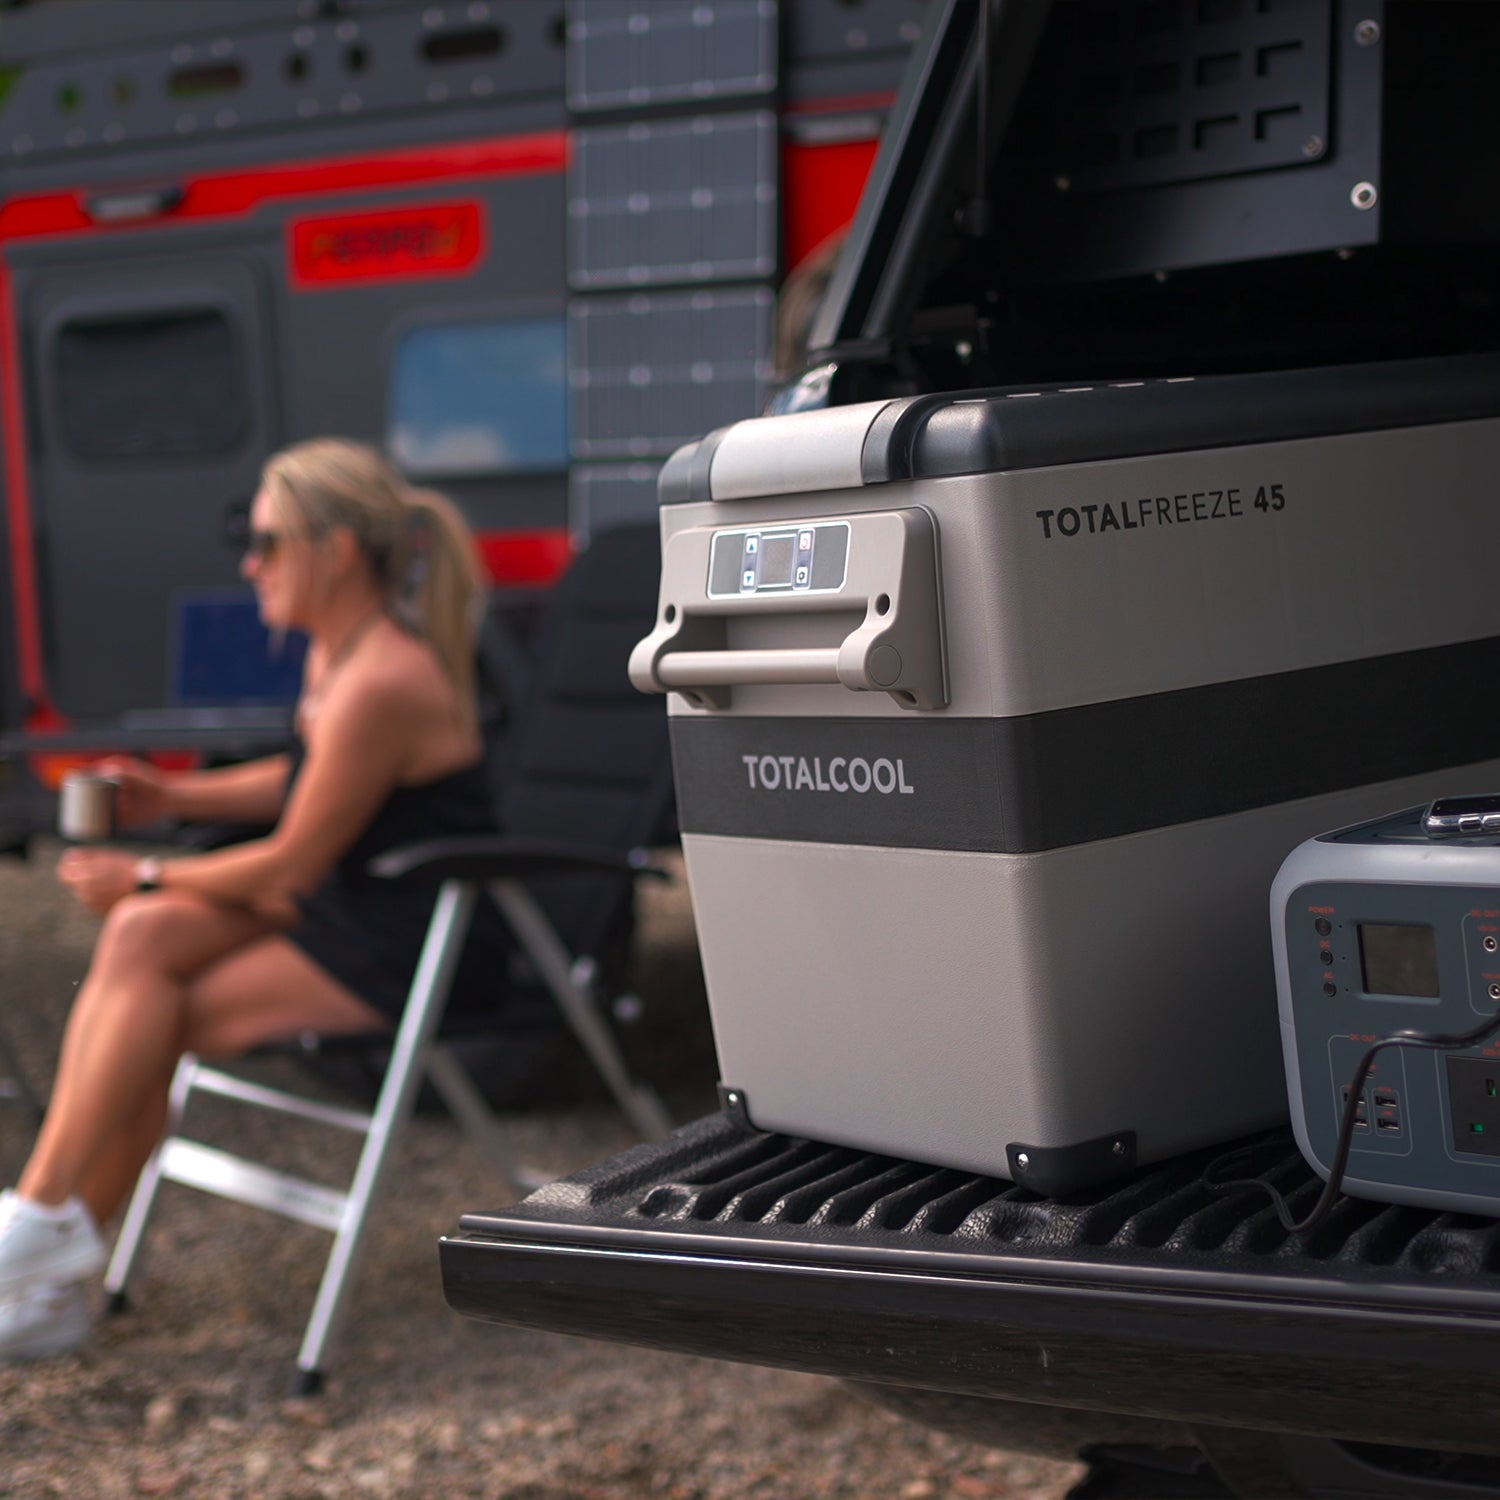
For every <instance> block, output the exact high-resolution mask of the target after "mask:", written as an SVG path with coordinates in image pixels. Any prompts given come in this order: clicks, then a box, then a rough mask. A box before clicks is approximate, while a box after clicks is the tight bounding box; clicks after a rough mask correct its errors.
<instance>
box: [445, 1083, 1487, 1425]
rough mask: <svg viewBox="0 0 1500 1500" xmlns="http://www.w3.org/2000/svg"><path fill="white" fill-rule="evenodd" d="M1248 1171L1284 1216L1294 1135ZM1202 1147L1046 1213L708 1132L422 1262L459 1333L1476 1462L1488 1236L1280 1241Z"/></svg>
mask: <svg viewBox="0 0 1500 1500" xmlns="http://www.w3.org/2000/svg"><path fill="white" fill-rule="evenodd" d="M1255 1146H1256V1150H1255V1153H1254V1155H1253V1157H1252V1159H1251V1160H1252V1166H1253V1168H1254V1170H1255V1171H1256V1173H1257V1175H1258V1176H1259V1177H1260V1178H1261V1179H1262V1180H1264V1181H1266V1182H1269V1183H1271V1184H1273V1185H1274V1186H1276V1187H1277V1188H1279V1189H1280V1190H1281V1191H1282V1192H1283V1193H1285V1194H1286V1195H1287V1197H1288V1199H1289V1201H1290V1204H1291V1208H1292V1211H1293V1212H1294V1213H1296V1214H1299V1215H1300V1214H1302V1213H1305V1212H1306V1210H1307V1208H1308V1207H1309V1206H1310V1205H1311V1203H1312V1201H1313V1199H1314V1198H1315V1197H1316V1195H1317V1193H1318V1191H1319V1190H1320V1188H1321V1183H1320V1182H1319V1181H1318V1180H1317V1179H1316V1178H1315V1177H1314V1176H1313V1174H1312V1173H1311V1172H1310V1171H1309V1170H1308V1169H1307V1167H1306V1166H1305V1165H1304V1164H1303V1162H1302V1159H1301V1157H1300V1156H1299V1155H1298V1154H1297V1151H1296V1149H1295V1147H1294V1145H1293V1144H1292V1142H1291V1140H1290V1137H1288V1136H1283V1135H1279V1134H1278V1135H1272V1136H1268V1137H1263V1138H1260V1139H1259V1140H1258V1141H1257V1142H1256V1143H1255ZM1218 1154H1219V1153H1218V1152H1217V1151H1212V1152H1206V1153H1201V1154H1198V1155H1193V1156H1186V1157H1180V1158H1178V1159H1176V1160H1174V1161H1171V1162H1168V1163H1165V1164H1162V1165H1158V1166H1156V1167H1153V1168H1148V1169H1146V1170H1143V1171H1141V1172H1139V1173H1138V1174H1136V1175H1135V1176H1134V1177H1132V1178H1130V1179H1128V1180H1126V1181H1125V1182H1124V1183H1123V1184H1121V1183H1115V1184H1112V1185H1110V1186H1108V1187H1100V1188H1097V1189H1094V1190H1091V1191H1088V1192H1083V1193H1078V1194H1075V1195H1072V1196H1069V1197H1066V1198H1045V1197H1040V1196H1038V1195H1037V1194H1035V1193H1032V1192H1030V1191H1028V1190H1026V1189H1023V1188H1019V1187H1016V1186H1015V1185H1013V1184H1012V1183H1009V1182H1005V1181H1001V1180H997V1179H993V1178H985V1177H977V1176H972V1175H969V1174H967V1173H963V1172H957V1171H952V1170H945V1169H939V1168H933V1167H925V1166H920V1165H917V1164H914V1163H910V1162H903V1161H897V1160H893V1159H891V1158H889V1157H881V1156H874V1155H871V1154H868V1153H865V1152H860V1151H854V1150H848V1149H843V1148H839V1147H833V1146H827V1145H822V1144H818V1143H816V1142H812V1141H806V1140H799V1139H795V1138H792V1137H788V1136H784V1135H771V1134H766V1133H763V1132H759V1131H756V1130H753V1129H750V1128H748V1127H747V1126H745V1125H744V1124H743V1123H741V1122H740V1121H738V1120H737V1119H736V1118H734V1117H733V1116H732V1115H731V1114H729V1113H724V1114H718V1115H712V1116H709V1117H707V1118H705V1119H702V1120H699V1121H697V1122H695V1123H694V1124H692V1125H689V1126H686V1127H684V1128H683V1129H682V1130H679V1131H678V1132H677V1133H676V1134H675V1135H674V1136H672V1137H671V1138H670V1139H669V1140H667V1141H666V1142H664V1143H662V1144H660V1145H649V1146H640V1147H636V1148H634V1149H633V1150H630V1151H627V1152H624V1153H622V1154H621V1155H619V1156H616V1157H613V1158H611V1159H610V1160H609V1161H607V1162H604V1163H602V1164H601V1165H599V1166H597V1167H593V1168H590V1169H589V1170H587V1171H584V1172H581V1173H578V1174H575V1175H574V1176H571V1177H567V1178H564V1179H562V1180H560V1181H558V1182H555V1183H551V1184H549V1185H548V1186H546V1187H544V1188H542V1189H540V1190H539V1191H537V1192H536V1193H533V1194H532V1195H531V1196H530V1197H528V1198H526V1199H525V1200H524V1201H522V1202H520V1203H518V1204H515V1205H513V1206H510V1207H508V1208H504V1209H500V1210H496V1211H495V1212H492V1213H473V1214H467V1215H465V1216H464V1217H463V1219H462V1221H461V1226H460V1231H459V1233H458V1234H457V1235H455V1236H452V1237H449V1238H445V1239H444V1240H443V1242H442V1246H441V1258H442V1271H443V1281H444V1288H445V1292H446V1295H447V1298H448V1301H449V1302H450V1304H451V1305H452V1306H453V1307H454V1308H456V1309H457V1310H458V1311H459V1312H462V1313H466V1314H468V1315H470V1316H473V1317H478V1318H484V1319H488V1320H491V1321H495V1322H501V1323H511V1324H517V1325H521V1326H526V1327H532V1328H541V1329H547V1330H551V1331H555V1332H561V1333H570V1334H579V1335H584V1336H587V1337H591V1338H605V1339H615V1340H620V1341H624V1342H628V1343H637V1344H645V1345H651V1346H654V1347H657V1348H663V1349H671V1350H677V1351H681V1352H686V1353H692V1354H696V1355H703V1356H708V1357H712V1358H720V1359H731V1360H744V1361H749V1362H753V1363H760V1364H767V1365H778V1366H783V1367H786V1368H790V1369H797V1370H804V1371H811V1372H816V1373H820V1374H826V1375H833V1376H838V1377H842V1378H846V1379H853V1380H859V1381H873V1382H877V1383H882V1382H883V1383H889V1384H892V1385H901V1386H922V1387H928V1388H931V1389H936V1390H944V1391H955V1392H963V1393H968V1394H974V1395H982V1396H989V1397H1003V1398H1010V1399H1016V1400H1022V1401H1027V1402H1033V1403H1042V1404H1046V1405H1056V1406H1064V1407H1075V1408H1084V1409H1094V1410H1100V1411H1113V1412H1123V1413H1129V1414H1134V1415H1140V1416H1148V1417H1165V1418H1173V1419H1179V1420H1187V1421H1190V1422H1194V1423H1203V1424H1213V1425H1225V1426H1232V1427H1256V1428H1265V1429H1271V1430H1276V1431H1287V1432H1307V1433H1318V1434H1322V1435H1328V1436H1336V1437H1343V1438H1347V1439H1356V1440H1364V1441H1377V1442H1382V1443H1409V1444H1422V1445H1427V1446H1432V1447H1445V1448H1453V1449H1467V1450H1470V1451H1489V1450H1492V1449H1493V1448H1494V1447H1495V1446H1497V1444H1500V1439H1496V1438H1495V1437H1494V1435H1493V1434H1492V1433H1488V1432H1487V1431H1486V1430H1485V1429H1486V1427H1487V1426H1488V1424H1487V1423H1484V1422H1476V1420H1475V1416H1476V1413H1481V1412H1486V1411H1488V1412H1493V1411H1495V1410H1497V1409H1500V1361H1497V1359H1496V1358H1495V1350H1496V1348H1497V1343H1496V1339H1497V1335H1500V1274H1497V1268H1500V1224H1497V1223H1496V1222H1495V1221H1493V1220H1489V1219H1480V1218H1473V1217H1467V1216H1461V1215H1455V1214H1439V1213H1433V1212H1429V1211H1426V1210H1417V1209H1411V1208H1403V1207H1392V1206H1388V1205H1382V1204H1377V1203H1369V1202H1362V1201H1359V1200H1355V1199H1347V1198H1346V1199H1341V1200H1340V1201H1339V1202H1338V1203H1337V1204H1336V1205H1335V1207H1334V1210H1333V1212H1332V1213H1331V1215H1330V1216H1329V1217H1328V1218H1327V1219H1326V1220H1325V1221H1324V1222H1323V1224H1322V1225H1321V1226H1319V1227H1318V1228H1317V1229H1315V1230H1313V1231H1311V1232H1309V1233H1307V1234H1304V1235H1288V1234H1287V1233H1286V1232H1285V1231H1284V1230H1283V1229H1282V1228H1281V1226H1280V1224H1279V1223H1278V1221H1277V1219H1276V1216H1275V1213H1274V1212H1273V1210H1272V1208H1271V1206H1270V1202H1269V1199H1268V1198H1266V1197H1265V1195H1264V1194H1262V1193H1259V1192H1255V1191H1252V1190H1249V1189H1243V1188H1241V1189H1237V1190H1235V1191H1232V1192H1229V1193H1227V1194H1215V1193H1213V1192H1211V1191H1209V1190H1208V1189H1207V1188H1206V1187H1205V1186H1204V1185H1203V1183H1202V1180H1201V1178H1202V1173H1203V1169H1204V1167H1205V1166H1206V1165H1207V1164H1208V1163H1209V1162H1210V1161H1211V1160H1213V1159H1214V1157H1215V1156H1217V1155H1218Z"/></svg>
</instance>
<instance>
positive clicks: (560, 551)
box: [476, 527, 573, 587]
mask: <svg viewBox="0 0 1500 1500" xmlns="http://www.w3.org/2000/svg"><path fill="white" fill-rule="evenodd" d="M476 541H477V542H478V543H479V555H480V557H481V558H483V560H484V566H485V571H486V572H488V573H489V575H490V581H491V582H492V583H497V584H509V585H510V586H512V587H516V586H519V585H526V586H541V585H545V584H550V583H554V582H556V580H557V579H558V578H559V577H560V576H561V574H562V571H563V569H564V568H566V567H567V566H568V564H569V563H570V562H571V561H572V560H573V539H572V538H571V537H570V536H569V535H568V532H567V531H566V529H564V528H561V527H558V528H555V529H552V530H548V531H487V532H482V533H480V535H479V536H478V537H477V538H476Z"/></svg>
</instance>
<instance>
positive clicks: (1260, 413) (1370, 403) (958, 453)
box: [659, 354, 1500, 505]
mask: <svg viewBox="0 0 1500 1500" xmlns="http://www.w3.org/2000/svg"><path fill="white" fill-rule="evenodd" d="M1495 416H1500V355H1495V354H1463V355H1449V356H1444V357H1442V358H1435V359H1404V360H1389V361H1386V362H1384V363H1380V364H1365V365H1341V366H1329V367H1325V368H1322V369H1313V370H1279V371H1274V372H1270V373H1261V374H1250V375H1212V376H1205V377H1202V378H1199V379H1194V380H1180V381H1179V380H1150V381H1123V382H1117V383H1113V384H1102V385H1098V386H1089V385H1088V384H1087V382H1079V383H1078V384H1077V385H1076V386H1073V387H1050V388H1045V389H1040V390H1035V391H1031V392H1026V391H1025V390H1024V389H1023V388H1016V389H1013V390H1011V391H1010V392H1008V393H1005V392H1001V393H995V392H990V391H960V392H948V393H943V394H940V395H925V396H912V397H908V398H906V399H905V400H895V401H892V402H890V404H889V405H888V406H887V407H886V408H885V409H884V410H883V411H881V412H880V413H879V415H878V416H877V417H876V419H875V421H874V423H873V424H872V425H871V427H870V430H869V432H868V433H867V434H866V435H865V442H864V447H863V448H862V450H861V453H860V469H861V475H862V478H863V481H864V483H865V484H866V485H873V484H884V483H890V482H894V481H900V480H914V479H938V478H944V477H951V476H953V475H957V474H994V473H1002V472H1015V471H1018V470H1025V469H1040V468H1052V467H1055V466H1057V465H1060V464H1081V463H1098V462H1101V461H1103V460H1105V459H1113V458H1136V457H1141V456H1144V455H1148V454H1155V453H1186V452H1194V451H1199V450H1210V449H1218V448H1230V447H1239V446H1243V445H1246V444H1251V443H1279V442H1291V441H1295V440H1298V439H1305V438H1318V437H1332V436H1334V435H1336V434H1342V433H1353V432H1375V431H1380V430H1384V429H1390V428H1408V427H1426V426H1432V425H1434V424H1436V423H1443V422H1467V421H1476V420H1480V419H1482V418H1487V417H1495ZM774 431H775V429H774V428H771V429H769V430H768V432H767V436H766V441H767V442H770V441H771V440H772V438H771V434H772V433H774ZM721 437H722V430H721V431H720V432H718V433H710V434H709V435H708V437H706V438H705V439H703V441H702V442H701V443H700V444H697V445H696V446H690V447H688V448H684V449H682V450H680V451H679V453H678V454H676V455H674V456H673V458H672V460H670V461H669V464H668V467H667V469H664V470H663V471H662V481H661V485H660V491H659V493H660V499H661V503H662V504H663V505H673V504H680V503H683V502H686V501H705V500H709V499H711V498H712V495H711V492H710V488H709V465H710V463H711V462H712V459H713V449H714V448H716V447H717V446H718V442H719V439H720V438H721Z"/></svg>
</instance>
